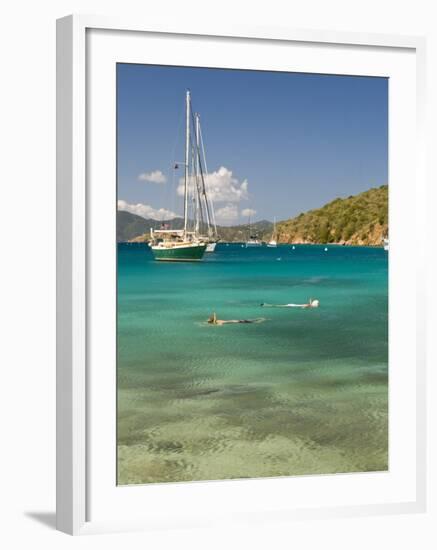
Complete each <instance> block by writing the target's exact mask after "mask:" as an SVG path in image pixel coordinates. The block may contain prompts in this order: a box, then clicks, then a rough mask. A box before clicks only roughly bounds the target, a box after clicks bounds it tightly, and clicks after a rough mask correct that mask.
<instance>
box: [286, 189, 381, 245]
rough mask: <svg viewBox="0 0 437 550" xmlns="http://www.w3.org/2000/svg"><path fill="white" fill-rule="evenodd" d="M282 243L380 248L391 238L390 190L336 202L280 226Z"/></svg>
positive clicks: (372, 191) (372, 190)
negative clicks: (388, 235)
mask: <svg viewBox="0 0 437 550" xmlns="http://www.w3.org/2000/svg"><path fill="white" fill-rule="evenodd" d="M277 233H278V241H279V242H281V243H339V244H352V245H380V244H381V242H382V239H383V238H384V237H385V236H387V234H388V186H387V185H382V186H381V187H378V188H374V189H369V190H368V191H365V192H364V193H360V194H359V195H355V196H350V197H348V198H346V199H335V200H333V201H332V202H330V203H328V204H326V205H325V206H323V207H322V208H318V209H316V210H309V211H308V212H305V213H302V214H300V215H299V216H297V217H296V218H292V219H290V220H286V221H283V222H280V223H279V224H278V225H277Z"/></svg>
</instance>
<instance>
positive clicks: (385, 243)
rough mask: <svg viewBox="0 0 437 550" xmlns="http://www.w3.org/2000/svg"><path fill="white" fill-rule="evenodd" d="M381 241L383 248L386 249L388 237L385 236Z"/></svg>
mask: <svg viewBox="0 0 437 550" xmlns="http://www.w3.org/2000/svg"><path fill="white" fill-rule="evenodd" d="M383 243H384V250H388V237H385V238H384V239H383Z"/></svg>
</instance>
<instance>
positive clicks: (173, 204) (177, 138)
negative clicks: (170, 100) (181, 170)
mask: <svg viewBox="0 0 437 550" xmlns="http://www.w3.org/2000/svg"><path fill="white" fill-rule="evenodd" d="M184 111H185V108H182V109H181V110H180V111H179V121H178V125H177V131H176V136H175V139H174V141H173V148H172V158H171V159H170V163H169V164H170V166H171V173H172V182H171V188H170V189H168V188H167V197H166V202H167V204H169V203H170V205H171V210H172V212H174V211H175V209H176V199H177V186H175V179H176V169H175V161H176V158H175V156H176V148H177V146H178V145H179V141H180V137H181V136H180V134H181V127H182V122H183V119H184ZM169 193H170V195H171V198H170V199H169V197H168V194H169Z"/></svg>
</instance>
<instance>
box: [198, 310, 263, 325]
mask: <svg viewBox="0 0 437 550" xmlns="http://www.w3.org/2000/svg"><path fill="white" fill-rule="evenodd" d="M261 321H264V319H262V318H260V319H227V320H223V319H217V315H216V312H215V311H214V313H213V314H212V315H211V317H209V319H208V321H207V322H208V324H210V325H218V326H221V325H235V324H243V325H244V324H250V323H261Z"/></svg>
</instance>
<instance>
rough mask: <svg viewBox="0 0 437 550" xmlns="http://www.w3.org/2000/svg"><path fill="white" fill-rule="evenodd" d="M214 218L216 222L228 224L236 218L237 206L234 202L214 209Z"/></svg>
mask: <svg viewBox="0 0 437 550" xmlns="http://www.w3.org/2000/svg"><path fill="white" fill-rule="evenodd" d="M215 219H216V221H217V223H221V224H225V225H226V224H229V223H232V222H235V221H236V220H237V219H238V208H237V206H236V205H235V204H228V205H226V206H223V208H219V209H218V210H216V211H215Z"/></svg>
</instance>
